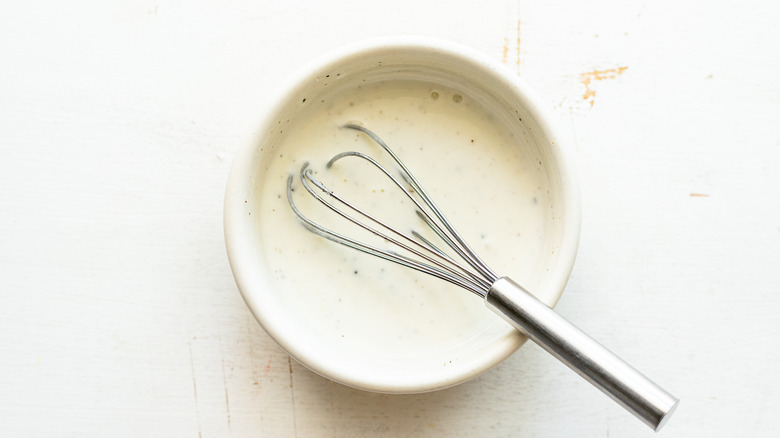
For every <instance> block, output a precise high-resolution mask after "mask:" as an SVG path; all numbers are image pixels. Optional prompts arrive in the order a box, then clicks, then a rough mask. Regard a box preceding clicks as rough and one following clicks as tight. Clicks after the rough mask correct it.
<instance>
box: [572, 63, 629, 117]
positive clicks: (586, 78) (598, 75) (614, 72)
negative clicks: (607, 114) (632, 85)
mask: <svg viewBox="0 0 780 438" xmlns="http://www.w3.org/2000/svg"><path fill="white" fill-rule="evenodd" d="M627 69H628V67H617V68H610V69H606V70H593V71H589V72H587V73H580V83H581V84H582V85H584V86H585V93H584V94H583V95H582V99H583V100H588V99H590V106H591V108H592V107H593V104H594V102H595V100H594V98H595V97H596V90H594V89H592V88H591V84H592V82H593V81H603V80H605V79H615V78H616V77H618V76H620V75H622V74H623V72H624V71H626V70H627Z"/></svg>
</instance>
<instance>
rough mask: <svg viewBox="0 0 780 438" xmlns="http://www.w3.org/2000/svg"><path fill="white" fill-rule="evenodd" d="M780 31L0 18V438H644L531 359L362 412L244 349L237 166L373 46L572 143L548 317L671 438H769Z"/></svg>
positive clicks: (572, 380) (147, 15)
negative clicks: (504, 75)
mask: <svg viewBox="0 0 780 438" xmlns="http://www.w3.org/2000/svg"><path fill="white" fill-rule="evenodd" d="M779 16H780V7H778V6H777V5H776V4H775V3H773V2H768V1H748V2H742V3H740V4H739V5H736V4H732V3H730V2H710V3H708V4H706V5H705V4H702V3H701V2H694V1H690V0H684V1H674V2H672V1H661V2H652V3H650V2H639V1H627V2H609V1H596V2H587V3H582V2H570V1H552V2H532V1H518V2H487V3H486V4H485V2H476V1H473V2H472V1H463V0H459V1H448V2H442V1H432V2H407V1H400V2H384V3H366V2H357V1H354V0H339V1H333V2H312V1H301V2H296V3H295V4H282V3H280V2H250V1H240V0H230V1H224V2H220V3H211V2H204V1H196V2H187V3H181V2H174V1H167V0H162V1H129V0H127V1H125V0H122V1H118V2H98V1H91V2H90V1H87V2H78V3H77V4H71V3H67V4H65V3H57V2H45V1H44V2H13V3H8V2H6V3H4V4H2V5H0V41H2V43H0V72H1V73H0V78H2V80H0V347H2V349H1V350H0V351H1V353H0V434H2V435H3V436H30V437H39V436H40V437H44V436H62V437H92V436H95V437H97V436H127V437H131V436H132V437H135V436H165V437H169V436H183V437H184V436H186V437H227V436H233V437H244V436H265V437H287V436H289V437H292V436H300V437H365V436H377V437H384V436H386V437H396V436H409V437H412V436H413V437H427V436H430V437H433V436H436V437H439V436H458V437H485V436H492V437H509V436H523V437H537V436H538V437H548V436H549V437H556V436H573V435H574V436H651V435H653V433H652V432H651V431H649V430H645V426H643V425H642V424H640V423H639V422H638V421H636V420H635V419H633V418H632V417H630V416H629V415H628V414H626V413H625V412H623V411H622V409H621V408H619V407H617V406H615V405H613V403H612V402H611V401H609V400H607V399H606V398H605V397H603V396H602V395H601V394H600V393H598V392H597V391H596V390H595V389H593V388H591V387H590V386H589V385H588V384H587V383H585V382H583V381H580V379H579V378H577V377H576V376H574V375H572V373H570V372H569V371H568V370H567V369H565V368H564V367H563V366H562V365H560V364H558V363H557V362H556V361H555V360H554V359H552V358H550V357H547V356H546V355H545V353H543V352H542V351H541V350H540V349H539V348H536V347H534V346H530V345H529V346H526V347H524V348H522V349H521V350H520V351H519V352H518V353H517V354H515V355H514V356H512V357H511V358H510V359H509V360H507V361H505V362H504V363H502V364H501V365H499V366H498V367H496V368H495V369H494V370H492V371H490V372H488V373H486V374H485V375H483V376H482V377H479V378H477V379H475V380H474V381H471V382H468V383H466V384H463V385H460V386H458V387H455V388H451V389H448V390H444V391H439V392H435V393H430V394H421V395H407V396H389V395H380V394H372V393H366V392H361V391H357V390H353V389H350V388H347V387H343V386H341V385H338V384H335V383H332V382H329V381H327V380H325V379H323V378H321V377H319V376H317V375H314V374H313V373H311V372H309V371H307V370H306V369H305V368H303V367H302V366H300V365H299V364H297V363H295V362H294V361H291V360H290V359H289V358H288V356H287V355H286V354H285V353H284V352H283V351H282V350H281V349H280V348H279V347H278V346H276V344H274V342H273V341H272V340H271V339H270V338H269V337H268V336H267V335H266V334H265V333H264V332H263V331H262V329H261V328H260V327H259V326H258V325H257V323H256V322H255V321H254V319H253V317H252V316H251V314H250V313H249V312H248V310H247V309H246V307H245V306H244V304H243V302H242V300H241V298H240V296H239V294H238V291H237V290H236V287H235V284H234V283H233V279H232V275H231V273H230V269H229V266H228V264H227V260H226V256H225V250H224V244H223V238H222V229H221V227H222V225H221V210H222V196H223V191H224V185H225V181H226V178H227V173H228V168H229V165H230V161H231V158H232V155H233V151H234V150H235V149H236V147H237V146H238V145H239V144H240V143H241V141H243V140H244V139H245V138H246V136H248V135H250V134H251V132H252V130H253V129H255V126H256V125H255V123H256V122H257V120H258V118H259V115H260V114H261V111H262V109H263V107H264V106H265V105H267V104H268V99H269V96H270V95H272V94H273V92H274V88H275V86H276V84H277V83H278V82H279V81H281V80H282V79H284V78H286V77H288V76H289V75H290V74H291V73H292V72H294V71H295V70H296V69H298V68H300V67H301V66H302V65H304V64H305V63H306V62H308V61H310V60H311V59H312V58H313V57H315V56H317V55H319V54H321V53H322V52H323V51H325V50H328V49H332V48H335V47H338V46H340V45H342V44H345V43H348V42H352V41H355V40H359V39H362V38H366V37H371V36H380V35H388V34H422V35H431V36H437V37H442V38H447V39H451V40H454V41H457V42H460V43H463V44H466V45H468V46H471V47H474V48H476V49H478V50H480V51H482V52H484V53H486V54H488V55H489V56H492V57H493V58H494V59H496V60H498V61H501V62H503V63H505V64H506V66H507V68H509V69H511V70H512V71H515V72H517V73H518V74H519V75H521V76H522V77H523V78H524V79H525V80H526V81H527V82H528V83H529V84H530V85H531V86H532V87H533V88H534V89H535V90H536V91H537V94H539V95H540V96H541V98H542V101H543V102H545V103H546V105H547V107H548V109H549V110H550V111H551V112H553V114H555V116H556V117H557V118H558V121H559V124H560V125H561V127H562V128H563V130H564V132H567V133H568V134H569V135H570V137H571V141H572V142H573V144H574V146H575V150H576V154H577V161H578V163H579V176H580V180H581V192H582V197H583V230H582V241H581V247H580V252H579V256H578V261H577V265H576V267H575V270H574V272H573V274H572V278H571V281H570V284H569V287H568V289H567V291H566V293H565V294H564V296H563V299H562V301H561V303H560V304H559V307H558V309H559V310H560V312H561V313H563V314H564V315H566V316H567V317H568V318H570V319H571V320H572V321H573V322H574V323H576V324H578V325H579V326H581V327H582V328H583V329H585V330H586V331H588V332H590V333H591V334H592V335H593V336H594V337H596V338H597V339H599V340H601V341H603V343H604V344H606V345H607V346H609V347H610V348H612V349H613V350H614V351H616V352H617V353H619V354H620V355H622V356H623V357H624V358H625V359H627V360H628V361H629V362H630V363H633V364H636V365H637V367H639V368H640V369H642V370H643V371H645V372H646V373H647V374H648V375H650V376H652V377H653V378H655V379H656V380H657V381H658V382H659V383H661V384H662V385H663V386H665V387H667V388H668V389H669V390H670V391H671V392H673V393H674V394H675V395H677V396H679V397H680V398H681V399H682V403H681V405H680V408H679V410H678V412H677V413H676V415H675V417H674V418H672V420H671V421H670V423H669V424H668V425H667V427H666V429H664V431H663V432H662V433H663V434H664V435H665V436H668V437H678V436H679V437H689V436H704V435H706V436H711V437H731V436H776V435H777V434H778V432H780V430H779V428H778V426H777V422H776V420H774V419H773V418H772V415H773V414H774V413H776V412H777V411H778V410H780V373H777V371H776V369H775V368H776V367H775V364H776V363H777V362H778V361H780V353H778V351H779V349H778V348H777V347H780V325H779V324H778V323H777V315H778V314H780V294H778V289H779V288H780V278H779V277H778V266H779V265H780V202H778V199H780V198H779V197H778V193H780V173H778V172H777V165H778V162H780V130H778V129H777V120H778V118H779V117H780V110H778V107H779V106H778V103H779V102H780V86H778V81H777V78H778V77H780V58H778V56H777V54H778V53H780V28H778V27H777V25H776V22H777V19H778V17H779Z"/></svg>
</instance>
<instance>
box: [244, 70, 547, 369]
mask: <svg viewBox="0 0 780 438" xmlns="http://www.w3.org/2000/svg"><path fill="white" fill-rule="evenodd" d="M346 122H359V123H361V124H362V125H364V126H365V127H367V128H369V129H371V130H372V131H374V132H376V133H377V134H378V135H379V136H380V137H381V138H382V139H384V140H385V142H387V144H389V145H390V147H391V148H392V149H393V150H394V151H395V152H396V153H397V154H398V155H400V157H401V159H402V160H404V162H405V163H406V164H407V166H408V167H409V168H410V170H411V171H412V173H413V174H414V175H415V176H416V177H417V178H418V180H419V181H420V182H421V184H422V185H423V187H424V188H425V189H426V190H427V191H428V193H429V194H430V195H431V196H432V197H433V199H434V200H435V202H436V203H437V204H438V205H439V207H440V208H441V209H442V210H443V211H444V213H445V214H446V215H447V217H448V218H449V219H450V221H451V222H452V223H453V224H454V226H455V228H456V229H457V230H458V231H459V232H460V233H461V234H462V235H463V236H464V237H465V239H466V240H467V242H469V244H470V245H471V246H472V248H473V249H474V250H475V251H476V252H477V254H479V255H480V256H481V257H482V258H483V259H484V260H485V261H486V262H487V263H488V264H489V265H490V266H491V267H492V268H493V269H494V270H495V271H496V272H497V273H498V274H499V275H509V276H511V277H513V278H514V279H515V280H517V281H520V282H523V280H524V279H525V278H531V277H534V273H535V272H538V271H539V270H540V269H543V267H541V266H540V264H541V263H543V262H542V261H540V255H541V254H543V253H544V254H549V248H545V247H544V245H545V242H544V223H545V218H546V217H547V216H548V215H549V212H550V208H551V207H550V201H549V196H548V194H547V190H546V188H545V187H546V184H545V183H544V175H543V173H542V171H541V170H540V165H539V164H540V163H537V161H538V160H537V158H536V157H535V156H534V155H532V154H533V151H532V150H531V149H530V148H528V147H527V146H526V144H525V143H524V142H525V141H528V140H526V139H524V138H521V136H520V135H516V131H511V130H510V129H508V128H507V127H506V126H505V125H504V123H502V122H501V121H499V120H497V119H496V118H495V117H492V116H491V114H490V113H489V112H488V111H487V110H486V109H485V108H483V107H482V105H480V103H478V102H477V101H475V100H473V99H471V98H470V97H469V96H468V95H467V94H466V93H463V92H460V91H459V90H454V89H450V88H447V87H443V86H438V85H436V84H431V83H426V82H413V81H391V82H379V83H374V84H367V85H363V86H362V87H358V88H355V89H353V90H351V91H348V92H344V93H342V94H339V95H336V96H334V97H331V98H329V99H328V100H327V101H324V102H318V103H316V105H313V106H312V109H311V110H310V111H308V112H307V113H305V114H304V115H303V116H302V117H299V118H297V119H296V120H294V121H291V122H290V123H289V124H287V125H285V128H284V136H283V137H282V141H281V142H280V143H279V144H278V145H277V147H276V148H275V149H274V150H273V152H269V153H272V154H273V158H272V160H271V161H270V162H268V163H267V165H268V170H267V172H266V174H265V179H264V180H263V181H262V182H261V183H260V185H259V187H260V190H258V193H257V196H258V199H257V200H256V201H258V202H256V203H255V205H258V206H259V210H256V211H253V212H252V215H253V216H254V217H256V218H257V220H258V222H259V230H260V235H259V241H260V244H261V246H262V251H263V252H264V255H265V259H266V263H267V269H268V271H269V272H270V273H271V276H272V277H273V282H274V283H275V287H273V288H272V290H269V291H265V292H264V293H268V294H274V295H275V297H274V299H275V300H276V301H277V303H278V304H279V306H280V307H281V308H286V309H289V310H290V311H289V316H288V317H289V318H290V319H292V320H294V321H292V322H294V323H295V326H296V327H298V328H299V330H301V331H302V332H304V333H307V336H310V339H311V343H312V344H313V345H320V346H326V347H327V348H328V349H329V350H330V351H332V352H333V353H335V354H341V355H343V357H344V358H345V360H347V359H348V360H369V361H371V360H373V361H377V360H385V359H399V358H415V357H420V356H436V354H438V353H437V352H442V351H450V350H453V349H455V348H456V347H457V346H458V345H460V344H463V343H468V342H470V341H472V340H473V339H474V338H475V337H477V336H479V335H480V334H481V333H483V332H484V331H486V330H497V329H503V328H504V322H503V321H501V320H500V318H498V317H497V316H496V315H494V314H493V313H492V312H490V311H489V310H487V309H486V308H485V306H484V304H483V303H482V301H481V299H480V298H479V297H477V296H475V295H472V294H471V293H469V292H467V291H465V290H463V289H459V288H457V287H455V286H452V285H450V284H448V283H446V282H444V281H442V280H439V279H435V278H432V277H429V276H427V275H425V274H422V273H419V272H416V271H413V270H410V269H408V268H404V267H400V266H397V265H394V264H392V263H390V262H387V261H383V260H379V259H377V258H375V257H372V256H370V255H366V254H363V253H359V252H357V251H355V250H352V249H349V248H345V247H343V246H340V245H337V244H335V243H332V242H329V241H327V240H325V239H323V238H321V237H319V236H316V235H314V234H312V233H310V232H309V231H307V230H306V229H305V228H304V227H303V226H302V225H301V223H300V222H299V221H298V220H297V219H296V218H295V216H294V214H293V213H292V211H291V209H290V207H289V206H288V203H287V198H286V180H287V176H288V174H290V173H294V174H295V175H296V178H295V183H294V186H295V187H296V191H295V193H294V195H295V201H296V204H297V205H298V206H299V208H300V209H301V210H302V211H303V212H304V214H306V215H307V216H309V217H310V218H312V219H314V220H316V221H317V222H320V223H322V224H323V225H326V226H328V227H330V228H333V229H334V230H337V231H339V232H342V233H343V234H347V235H349V236H352V237H356V238H360V239H362V240H366V241H369V240H370V241H371V242H372V243H374V244H378V245H382V242H381V240H380V241H377V240H371V239H370V238H369V237H366V234H365V233H363V232H361V231H360V230H359V229H358V228H357V227H356V226H354V225H352V224H348V223H346V222H345V221H344V220H343V219H341V218H339V217H337V216H336V215H335V214H334V213H332V212H330V211H328V210H326V209H325V208H324V207H322V206H321V205H319V204H318V203H317V202H316V201H315V200H314V199H313V198H312V197H311V196H309V195H308V193H305V191H304V190H303V188H302V187H301V185H300V182H299V180H298V178H297V174H298V172H299V170H300V167H301V165H302V164H303V163H304V162H306V161H308V162H310V163H311V166H312V167H313V168H314V169H315V170H316V172H317V173H316V176H317V178H318V179H320V180H321V181H323V182H324V183H325V184H326V185H328V187H329V188H331V189H333V190H334V191H336V192H337V193H339V194H340V195H341V196H343V197H345V198H347V199H349V200H351V201H353V202H354V203H355V204H357V205H359V206H361V207H364V208H366V209H367V210H370V211H371V213H372V214H375V215H376V216H378V217H380V218H382V219H383V220H384V219H386V220H387V221H390V222H392V223H393V225H394V226H396V227H398V228H400V229H402V230H403V231H409V230H411V229H415V230H417V231H420V232H423V234H425V235H426V236H431V240H433V241H435V242H438V241H437V240H435V237H433V235H432V233H430V232H428V231H427V230H426V229H425V225H424V224H423V223H422V222H421V221H420V220H419V219H418V218H417V217H416V215H415V213H414V207H413V206H412V205H411V203H410V202H409V201H408V200H407V199H405V198H404V197H403V195H402V194H400V192H399V190H398V189H397V188H396V187H395V186H394V185H393V184H392V183H391V182H390V181H389V180H388V179H387V178H386V177H385V176H384V175H382V174H381V173H380V172H379V171H377V170H376V169H375V168H373V167H372V166H371V165H369V164H368V163H366V162H364V161H363V160H360V159H357V158H354V157H350V158H345V159H343V160H342V161H340V162H339V163H338V164H337V165H336V166H334V167H333V168H331V169H325V168H324V164H325V163H326V162H327V161H328V160H329V159H330V158H331V157H332V156H333V155H335V154H337V153H339V152H343V151H347V150H355V151H359V152H364V153H367V154H369V155H371V156H373V157H374V158H377V159H378V160H379V161H381V162H382V163H383V164H386V165H387V166H388V167H389V168H391V169H394V167H393V164H392V161H391V160H390V159H389V157H387V156H386V154H385V153H384V152H383V151H382V150H381V149H380V148H379V147H378V146H376V145H375V144H374V143H373V142H372V141H371V140H370V139H369V138H368V137H367V136H365V135H364V134H361V133H358V132H356V131H353V130H347V129H342V128H340V126H342V125H343V124H344V123H346ZM442 245H443V244H442ZM532 286H533V285H532ZM440 356H441V355H440ZM366 358H369V359H366ZM444 365H446V363H445V364H444Z"/></svg>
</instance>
